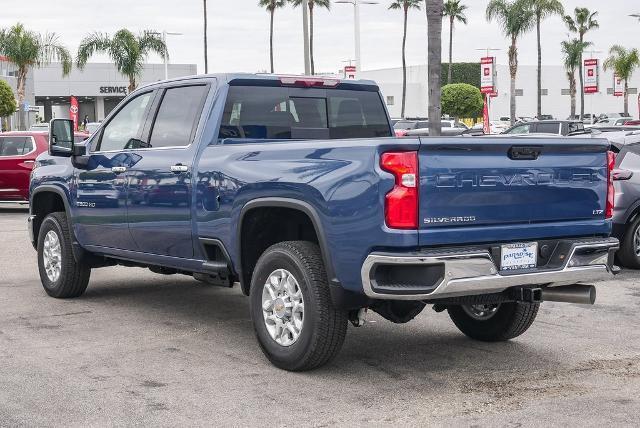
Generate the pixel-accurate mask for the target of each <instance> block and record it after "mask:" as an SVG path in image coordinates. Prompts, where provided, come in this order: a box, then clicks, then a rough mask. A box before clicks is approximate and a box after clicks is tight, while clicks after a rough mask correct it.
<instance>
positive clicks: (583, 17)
mask: <svg viewBox="0 0 640 428" xmlns="http://www.w3.org/2000/svg"><path fill="white" fill-rule="evenodd" d="M597 14H598V12H591V11H589V9H587V8H586V7H576V8H575V9H574V11H573V15H574V16H573V17H571V16H569V15H566V16H565V17H564V22H565V23H566V24H567V27H569V31H572V32H574V33H576V34H577V35H578V40H580V42H581V43H582V42H584V35H585V34H586V33H587V32H588V31H589V30H593V29H594V28H598V27H600V24H598V21H596V19H595V17H596V15H597ZM578 73H579V76H580V119H583V118H584V76H583V75H582V52H581V53H580V68H579V69H578Z"/></svg>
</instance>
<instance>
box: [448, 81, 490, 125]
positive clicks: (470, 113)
mask: <svg viewBox="0 0 640 428" xmlns="http://www.w3.org/2000/svg"><path fill="white" fill-rule="evenodd" d="M483 106H484V103H483V100H482V94H481V93H480V89H478V88H476V87H475V86H472V85H469V84H466V83H452V84H451V85H445V86H443V87H442V113H444V114H448V115H449V116H453V117H455V118H460V117H478V116H479V115H481V114H482V108H483Z"/></svg>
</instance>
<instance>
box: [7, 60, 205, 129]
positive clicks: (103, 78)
mask: <svg viewBox="0 0 640 428" xmlns="http://www.w3.org/2000/svg"><path fill="white" fill-rule="evenodd" d="M194 74H197V66H196V65H195V64H169V66H168V76H169V78H174V77H181V76H190V75H194ZM15 76H16V70H15V67H14V66H13V65H12V64H11V63H9V62H8V61H6V59H4V58H2V57H0V79H2V80H5V81H6V82H8V83H9V85H10V86H11V88H12V89H13V90H14V93H16V96H17V82H16V78H15ZM164 78H165V68H164V64H145V65H144V67H143V72H142V75H141V76H140V77H139V78H138V85H139V86H140V85H144V84H147V83H153V82H157V81H159V80H163V79H164ZM128 86H129V80H128V79H127V77H125V76H123V75H122V74H120V73H119V72H118V71H117V70H116V68H115V66H114V65H113V64H106V63H105V64H102V63H89V64H87V65H86V67H85V68H84V69H82V70H80V69H78V68H75V67H74V68H73V69H72V70H71V73H70V74H69V75H67V76H65V77H63V76H62V66H61V64H59V63H52V64H50V65H47V66H44V67H41V68H34V69H32V70H31V71H30V72H29V75H28V77H27V84H26V91H25V101H26V104H27V108H28V109H29V122H30V123H34V122H35V121H36V116H39V119H40V120H42V121H49V120H51V119H52V118H56V117H57V118H60V117H63V118H68V117H69V109H70V107H71V97H72V96H73V97H75V98H76V99H77V100H78V107H79V112H78V117H79V118H80V120H81V121H82V120H83V119H84V117H85V115H86V116H88V117H89V121H91V122H95V121H100V120H103V119H104V118H105V117H106V116H107V115H108V114H109V113H110V112H111V111H112V110H113V109H114V108H115V106H116V105H117V104H118V103H119V102H120V101H121V100H122V99H123V98H124V97H125V96H126V95H127V92H128ZM13 122H14V124H17V119H15V118H14V121H13Z"/></svg>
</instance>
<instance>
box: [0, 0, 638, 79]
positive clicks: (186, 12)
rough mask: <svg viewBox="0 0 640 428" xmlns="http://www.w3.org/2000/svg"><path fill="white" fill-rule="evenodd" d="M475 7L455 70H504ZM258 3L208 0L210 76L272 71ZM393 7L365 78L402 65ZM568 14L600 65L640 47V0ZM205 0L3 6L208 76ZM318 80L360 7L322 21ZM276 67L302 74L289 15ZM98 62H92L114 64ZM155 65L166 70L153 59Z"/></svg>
mask: <svg viewBox="0 0 640 428" xmlns="http://www.w3.org/2000/svg"><path fill="white" fill-rule="evenodd" d="M462 2H463V3H464V4H466V5H468V7H469V8H468V10H467V18H468V25H462V24H457V25H456V26H455V33H454V49H453V57H454V61H477V60H478V58H479V57H480V56H483V53H482V52H481V51H479V50H478V49H484V48H487V47H490V48H498V49H501V50H500V51H496V52H494V55H495V56H497V57H498V62H499V63H502V64H506V63H507V47H508V41H507V39H506V38H505V37H504V36H503V35H502V34H501V32H500V28H499V27H498V26H497V25H496V24H493V23H487V21H486V20H485V15H484V11H485V9H486V6H487V3H488V0H462ZM257 3H258V1H257V0H207V5H208V16H209V31H208V41H209V71H210V72H233V71H243V72H257V71H266V70H268V68H269V15H268V13H267V12H266V11H265V10H264V9H261V8H260V7H259V6H258V5H257ZM390 3H391V0H380V3H379V4H376V5H362V6H361V19H362V68H363V69H364V70H371V69H380V68H390V67H399V66H400V65H401V43H402V12H401V11H397V10H388V5H389V4H390ZM562 3H563V5H564V6H565V9H566V10H567V11H573V8H575V7H576V6H580V7H587V8H589V9H591V10H597V11H598V17H597V19H598V21H599V23H600V29H597V30H594V31H593V32H592V33H590V34H588V36H587V39H588V40H590V41H592V42H593V43H594V48H593V49H594V50H596V51H601V53H596V56H599V57H604V56H605V55H606V51H608V49H609V47H610V46H611V45H613V44H616V43H618V44H623V45H625V46H627V47H637V48H640V22H639V21H638V20H637V19H635V18H631V17H628V15H629V14H630V13H635V12H640V0H609V1H607V2H603V1H602V0H566V1H562ZM202 4H203V0H154V1H148V0H103V1H96V0H64V1H52V0H22V1H16V0H0V27H2V28H6V27H9V26H11V25H13V24H15V23H16V22H21V23H23V24H25V26H26V27H28V28H29V29H31V30H34V31H38V32H46V31H49V32H55V33H56V34H58V35H59V37H60V41H61V42H62V43H63V44H65V45H66V46H67V47H68V48H69V49H70V50H71V51H72V53H75V51H76V50H77V47H78V45H79V43H80V40H81V39H82V37H83V36H85V35H86V34H88V33H91V32H94V31H99V32H105V33H108V34H113V33H114V32H115V31H117V30H118V29H121V28H128V29H130V30H132V31H134V32H139V31H142V30H146V29H152V30H156V31H162V30H166V31H171V32H180V33H182V34H183V35H181V36H170V37H169V40H168V45H169V52H170V61H171V62H173V63H196V64H198V71H199V72H200V73H202V72H203V71H204V59H203V57H204V53H203V42H202V38H203V34H202V33H203V23H202ZM315 18H316V19H315V41H316V43H315V63H316V71H319V72H337V71H338V70H339V69H341V68H342V67H343V66H344V65H345V62H344V61H347V60H349V59H353V57H354V54H353V52H354V47H353V46H354V42H353V6H351V5H349V4H333V5H332V7H331V11H326V10H322V9H320V10H316V13H315ZM542 29H543V31H542V49H543V62H544V63H546V64H550V65H557V64H561V63H562V57H561V52H560V42H561V41H562V40H565V39H566V38H567V37H568V31H567V28H566V26H565V25H564V23H563V22H562V20H561V19H560V18H559V17H551V18H548V19H547V20H545V21H544V22H543V25H542ZM426 40H427V26H426V18H425V14H424V11H423V10H412V11H411V12H410V19H409V26H408V36H407V64H408V65H419V64H425V63H426V58H427V46H426ZM274 45H275V46H274V48H275V49H274V50H275V68H276V72H278V73H302V72H303V69H304V63H303V56H302V53H303V47H302V14H301V10H300V9H299V8H298V9H293V8H292V7H290V6H289V7H287V8H285V9H279V10H277V11H276V16H275V40H274ZM447 58H448V23H446V22H445V23H444V26H443V61H446V60H447ZM519 59H520V63H521V64H535V63H536V41H535V31H532V32H531V33H530V34H528V35H526V36H525V37H523V38H522V39H521V40H520V42H519ZM107 60H108V58H106V57H104V56H96V57H95V59H94V60H93V61H95V62H102V61H107ZM148 62H161V60H160V58H158V57H157V56H153V55H152V56H150V57H149V60H148Z"/></svg>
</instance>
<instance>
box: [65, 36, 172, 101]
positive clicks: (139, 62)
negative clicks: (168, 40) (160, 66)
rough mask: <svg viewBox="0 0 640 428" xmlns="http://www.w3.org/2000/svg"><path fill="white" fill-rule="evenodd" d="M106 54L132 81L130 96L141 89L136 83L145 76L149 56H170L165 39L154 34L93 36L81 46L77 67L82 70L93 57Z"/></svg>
mask: <svg viewBox="0 0 640 428" xmlns="http://www.w3.org/2000/svg"><path fill="white" fill-rule="evenodd" d="M98 52H100V53H106V54H107V55H109V56H110V57H111V60H112V61H113V62H114V63H115V66H116V69H117V70H118V71H119V72H120V73H121V74H122V75H124V76H127V78H129V92H130V93H131V92H133V91H134V90H135V89H136V87H137V86H138V84H137V82H136V80H137V78H138V77H140V75H141V74H142V67H143V64H144V62H145V60H146V57H147V55H149V53H151V52H155V53H157V54H158V55H160V57H161V58H162V59H164V58H165V57H166V56H168V53H167V46H166V45H165V43H164V40H162V36H161V35H160V34H159V33H156V32H154V31H144V32H143V33H141V34H140V35H138V36H136V35H135V34H133V33H132V32H131V31H129V30H127V29H122V30H120V31H118V32H117V33H115V34H114V35H113V37H111V38H110V37H109V35H108V34H102V33H93V34H90V35H88V36H86V37H85V38H84V39H82V41H81V42H80V46H79V47H78V55H77V57H76V65H77V66H78V68H79V69H81V70H82V69H83V68H84V66H85V65H86V64H87V61H89V58H91V57H92V56H93V54H94V53H98Z"/></svg>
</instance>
